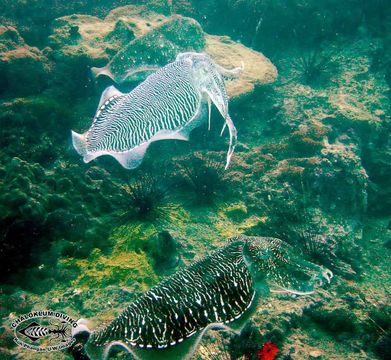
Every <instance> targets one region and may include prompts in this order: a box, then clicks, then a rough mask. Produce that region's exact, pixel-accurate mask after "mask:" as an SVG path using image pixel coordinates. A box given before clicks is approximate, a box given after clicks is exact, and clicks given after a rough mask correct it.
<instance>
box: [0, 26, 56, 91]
mask: <svg viewBox="0 0 391 360" xmlns="http://www.w3.org/2000/svg"><path fill="white" fill-rule="evenodd" d="M49 71H50V65H49V62H48V60H47V58H46V57H45V56H44V55H43V54H42V52H41V51H40V50H39V49H37V48H35V47H31V46H28V45H27V44H26V43H25V42H24V40H23V39H22V37H21V36H20V35H19V33H18V32H17V30H16V29H15V28H13V27H7V26H0V76H1V78H2V79H3V83H2V84H1V90H5V89H6V90H7V91H10V92H13V93H16V94H18V95H20V94H21V95H26V94H33V93H36V92H37V91H40V90H42V89H43V88H44V87H45V86H46V81H47V75H48V72H49Z"/></svg>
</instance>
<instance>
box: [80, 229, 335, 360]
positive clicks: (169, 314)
mask: <svg viewBox="0 0 391 360" xmlns="http://www.w3.org/2000/svg"><path fill="white" fill-rule="evenodd" d="M332 276H333V274H332V272H331V271H330V270H328V269H326V268H324V267H322V266H319V265H316V264H314V263H312V262H309V261H307V260H304V259H303V256H302V255H301V254H298V252H297V251H296V250H295V249H294V248H293V247H292V246H290V245H289V244H287V243H285V242H283V241H282V240H279V239H276V238H268V237H251V236H239V237H235V238H233V239H231V240H230V241H229V243H228V244H227V245H226V246H224V247H222V248H220V249H218V250H216V251H215V252H213V253H211V254H210V255H208V256H206V257H205V258H203V259H201V260H199V261H197V262H195V263H193V264H192V265H190V266H188V267H187V268H184V269H183V270H180V271H178V272H177V273H175V274H174V275H172V276H170V277H168V278H166V279H165V280H163V281H162V282H160V283H159V284H158V285H156V286H155V287H153V288H151V290H149V291H147V292H146V293H144V294H142V295H140V296H138V297H137V298H136V300H135V301H134V302H133V303H131V304H130V305H129V306H128V307H127V308H126V309H125V310H124V311H123V312H122V314H121V315H119V316H118V317H117V318H116V319H114V320H113V321H112V322H111V323H109V324H108V325H106V326H102V327H100V328H97V329H96V330H94V331H92V332H91V331H90V329H89V326H88V322H87V321H86V320H84V319H81V320H79V322H78V324H79V325H78V327H77V328H76V329H75V330H74V336H78V335H81V334H86V333H87V335H88V341H87V342H86V344H85V347H84V348H85V351H86V353H87V354H88V356H89V357H90V358H91V359H93V360H95V359H107V358H108V356H109V353H110V350H111V349H112V348H115V347H120V348H122V349H125V350H126V351H127V352H129V353H130V354H132V355H133V357H134V358H135V359H189V358H190V357H191V356H192V355H193V354H194V352H195V350H196V349H197V345H198V344H199V342H200V341H201V339H202V337H203V335H204V334H205V333H206V332H207V331H208V330H210V329H222V330H228V331H238V329H240V328H241V327H242V326H243V324H244V323H245V322H246V321H247V320H248V319H249V317H250V316H251V315H252V314H253V313H254V311H255V310H256V307H257V300H258V299H259V297H260V296H265V295H267V294H268V293H270V292H278V293H282V292H286V293H292V294H297V295H307V294H311V293H312V292H313V291H314V290H315V288H316V287H318V286H321V285H323V284H324V283H326V282H327V283H329V282H330V280H331V278H332Z"/></svg>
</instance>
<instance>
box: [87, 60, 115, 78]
mask: <svg viewBox="0 0 391 360" xmlns="http://www.w3.org/2000/svg"><path fill="white" fill-rule="evenodd" d="M91 73H92V76H93V77H94V78H97V77H98V76H101V75H106V76H108V77H109V78H110V79H112V80H114V81H115V77H114V75H113V73H112V72H111V71H110V67H109V64H107V65H106V66H103V67H100V68H99V67H92V68H91Z"/></svg>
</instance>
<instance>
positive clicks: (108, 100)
mask: <svg viewBox="0 0 391 360" xmlns="http://www.w3.org/2000/svg"><path fill="white" fill-rule="evenodd" d="M239 72H240V68H236V69H232V70H227V69H224V68H222V67H221V66H219V65H217V64H215V63H214V62H213V61H212V59H211V58H210V57H209V56H208V55H206V54H203V53H193V52H188V53H182V54H179V55H178V56H177V58H176V60H175V61H174V62H172V63H169V64H168V65H166V66H164V67H163V68H161V69H159V70H158V71H156V72H155V73H153V74H152V75H150V76H148V77H147V78H146V79H145V81H143V82H142V83H141V84H140V85H138V86H137V87H136V88H134V89H133V90H132V91H131V92H130V93H127V94H124V93H121V92H120V91H118V90H117V89H116V88H114V87H113V86H110V87H109V88H107V89H106V90H105V91H104V93H103V94H102V97H101V100H100V103H99V106H98V110H97V112H96V114H95V117H94V119H93V122H92V125H91V127H90V128H89V130H87V131H86V132H85V133H84V134H77V133H76V132H74V131H72V141H73V146H74V147H75V149H76V150H77V152H78V153H79V154H80V155H81V156H83V159H84V162H86V163H88V162H90V161H91V160H93V159H95V158H97V157H99V156H102V155H111V156H113V157H114V158H115V159H116V160H117V161H118V162H119V163H120V164H121V165H122V166H123V167H124V168H127V169H134V168H136V167H138V166H139V165H140V163H141V162H142V160H143V158H144V155H145V152H146V150H147V149H148V147H149V145H150V144H151V143H152V142H154V141H157V140H166V139H177V140H188V139H189V134H190V132H191V131H192V130H193V129H194V128H196V127H197V126H199V125H200V124H201V123H202V122H203V121H204V120H205V116H204V110H205V105H206V104H208V108H209V116H208V119H209V124H210V116H211V102H213V103H214V104H215V106H216V107H217V109H218V110H219V112H220V114H221V115H222V117H223V119H224V127H223V130H224V128H225V126H228V129H229V134H230V141H229V149H228V154H227V160H226V168H227V167H228V165H229V163H230V160H231V157H232V154H233V152H234V149H235V145H236V137H237V136H236V128H235V126H234V124H233V122H232V120H231V117H230V116H229V113H228V96H227V92H226V89H225V85H224V77H235V76H238V74H239Z"/></svg>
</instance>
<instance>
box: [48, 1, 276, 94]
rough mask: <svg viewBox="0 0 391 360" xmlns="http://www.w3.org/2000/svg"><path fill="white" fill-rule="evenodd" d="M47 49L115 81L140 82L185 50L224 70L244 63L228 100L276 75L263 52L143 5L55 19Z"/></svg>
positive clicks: (250, 90) (190, 21) (96, 74)
mask: <svg viewBox="0 0 391 360" xmlns="http://www.w3.org/2000/svg"><path fill="white" fill-rule="evenodd" d="M71 29H73V30H71ZM75 29H77V31H76V30H75ZM72 34H73V35H72ZM50 46H51V47H52V49H53V50H54V55H53V56H54V57H55V58H56V59H57V60H61V59H63V60H64V61H65V59H67V58H74V57H84V58H86V59H88V63H89V64H90V65H91V66H92V67H93V68H92V72H93V74H94V75H95V76H101V75H106V76H109V77H111V78H112V79H113V80H114V81H116V82H117V83H121V82H124V81H125V80H131V81H134V80H140V79H142V78H144V77H145V76H146V74H148V73H149V72H150V71H154V70H156V69H157V68H158V67H161V66H164V65H165V64H167V63H169V62H171V61H173V60H174V59H175V57H176V56H177V54H178V53H180V52H185V51H196V52H202V51H204V52H206V53H207V54H209V55H210V56H211V57H212V59H213V60H215V61H216V62H217V63H218V64H219V65H222V66H224V67H226V68H228V69H233V68H235V67H240V66H241V65H242V64H243V65H244V71H243V73H242V75H241V76H240V78H239V79H236V80H233V81H229V82H228V85H227V87H228V93H229V95H230V96H232V97H236V96H240V95H243V94H246V93H250V92H252V91H253V89H254V86H255V84H257V83H260V84H267V83H271V82H273V81H274V80H275V79H276V77H277V70H276V68H275V66H274V65H273V64H272V63H271V62H270V60H268V59H267V58H266V57H265V56H263V55H262V54H261V53H258V52H256V51H253V50H251V49H248V48H246V47H245V46H243V45H242V44H239V43H236V42H234V41H233V40H231V39H230V38H229V37H226V36H213V35H208V34H206V33H204V32H203V30H202V28H201V26H200V24H199V23H198V22H196V21H195V20H193V19H191V18H187V17H183V16H180V15H171V16H165V15H161V14H157V13H155V12H152V11H150V10H148V9H146V8H145V7H143V6H133V5H131V6H125V7H122V8H118V9H115V10H113V11H111V12H110V13H109V14H108V15H107V17H106V18H105V19H104V20H101V19H99V18H97V17H94V16H87V15H71V16H65V17H62V18H59V19H57V20H55V21H54V23H53V34H52V35H51V36H50ZM104 63H106V66H104V67H94V66H101V65H103V64H104Z"/></svg>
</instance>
